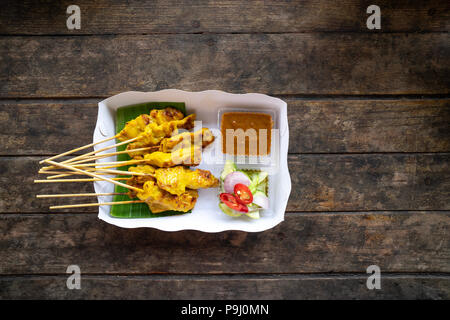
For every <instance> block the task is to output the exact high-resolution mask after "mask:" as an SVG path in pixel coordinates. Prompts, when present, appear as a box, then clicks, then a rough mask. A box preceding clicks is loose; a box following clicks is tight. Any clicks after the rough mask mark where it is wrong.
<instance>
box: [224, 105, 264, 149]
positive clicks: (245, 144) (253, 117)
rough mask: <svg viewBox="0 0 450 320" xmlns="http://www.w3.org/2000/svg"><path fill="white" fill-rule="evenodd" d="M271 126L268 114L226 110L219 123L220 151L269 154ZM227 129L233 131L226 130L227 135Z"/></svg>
mask: <svg viewBox="0 0 450 320" xmlns="http://www.w3.org/2000/svg"><path fill="white" fill-rule="evenodd" d="M272 127H273V120H272V116H271V115H270V114H266V113H257V112H226V113H224V114H223V115H222V119H221V124H220V130H221V133H222V152H223V153H225V154H233V155H246V156H249V155H250V156H256V155H258V156H265V155H268V154H270V146H271V138H272ZM227 129H232V130H234V131H232V132H230V131H228V132H229V133H228V136H227ZM239 129H241V130H239ZM248 129H254V130H248ZM236 130H237V131H236ZM233 132H234V133H233ZM227 143H228V144H229V143H232V144H233V145H231V146H229V145H227ZM227 150H228V151H229V152H227Z"/></svg>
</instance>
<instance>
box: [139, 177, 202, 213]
mask: <svg viewBox="0 0 450 320" xmlns="http://www.w3.org/2000/svg"><path fill="white" fill-rule="evenodd" d="M140 188H141V189H142V190H143V191H140V192H134V193H133V194H131V195H130V197H137V198H139V199H141V200H144V201H145V202H146V203H147V205H148V206H149V208H150V210H151V211H152V212H153V213H158V212H163V211H167V210H175V211H182V212H187V211H189V210H191V209H193V208H194V206H195V203H196V202H197V198H198V192H197V191H196V190H187V191H186V192H184V193H182V194H180V195H173V194H170V193H169V192H167V191H165V190H163V189H161V188H160V187H159V186H158V185H157V184H156V182H155V181H152V180H149V181H146V182H145V183H144V184H143V186H141V187H140Z"/></svg>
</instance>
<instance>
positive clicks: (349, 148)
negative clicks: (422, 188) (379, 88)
mask: <svg viewBox="0 0 450 320" xmlns="http://www.w3.org/2000/svg"><path fill="white" fill-rule="evenodd" d="M286 102H287V103H288V107H289V108H288V119H289V137H290V139H289V152H291V153H308V152H311V153H327V152H330V153H339V152H342V153H345V152H360V153H365V152H448V151H449V150H450V126H449V123H450V101H449V100H369V101H368V100H339V99H337V100H332V101H330V100H328V101H327V100H323V101H305V100H297V99H287V100H286Z"/></svg>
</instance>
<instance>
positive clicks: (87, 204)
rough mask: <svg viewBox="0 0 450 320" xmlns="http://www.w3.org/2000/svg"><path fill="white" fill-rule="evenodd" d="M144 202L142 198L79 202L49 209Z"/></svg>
mask: <svg viewBox="0 0 450 320" xmlns="http://www.w3.org/2000/svg"><path fill="white" fill-rule="evenodd" d="M144 202H145V201H143V200H130V201H117V202H103V203H80V204H68V205H62V206H51V207H50V209H66V208H81V207H98V206H113V205H117V204H128V203H144Z"/></svg>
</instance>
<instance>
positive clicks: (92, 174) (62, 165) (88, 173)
mask: <svg viewBox="0 0 450 320" xmlns="http://www.w3.org/2000/svg"><path fill="white" fill-rule="evenodd" d="M45 162H47V163H49V164H53V165H55V166H58V167H61V168H64V169H68V170H71V171H76V172H80V173H85V174H86V175H87V176H91V177H92V178H98V179H102V180H105V181H108V182H111V183H114V184H115V185H118V186H121V187H125V188H127V189H131V190H135V191H138V192H143V190H142V189H140V188H136V187H133V186H130V185H128V184H125V183H122V182H118V181H115V180H112V179H110V178H106V177H102V176H100V175H97V174H95V173H92V172H89V171H83V170H81V169H78V168H75V167H73V166H70V165H67V164H64V163H58V162H55V161H52V160H45Z"/></svg>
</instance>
